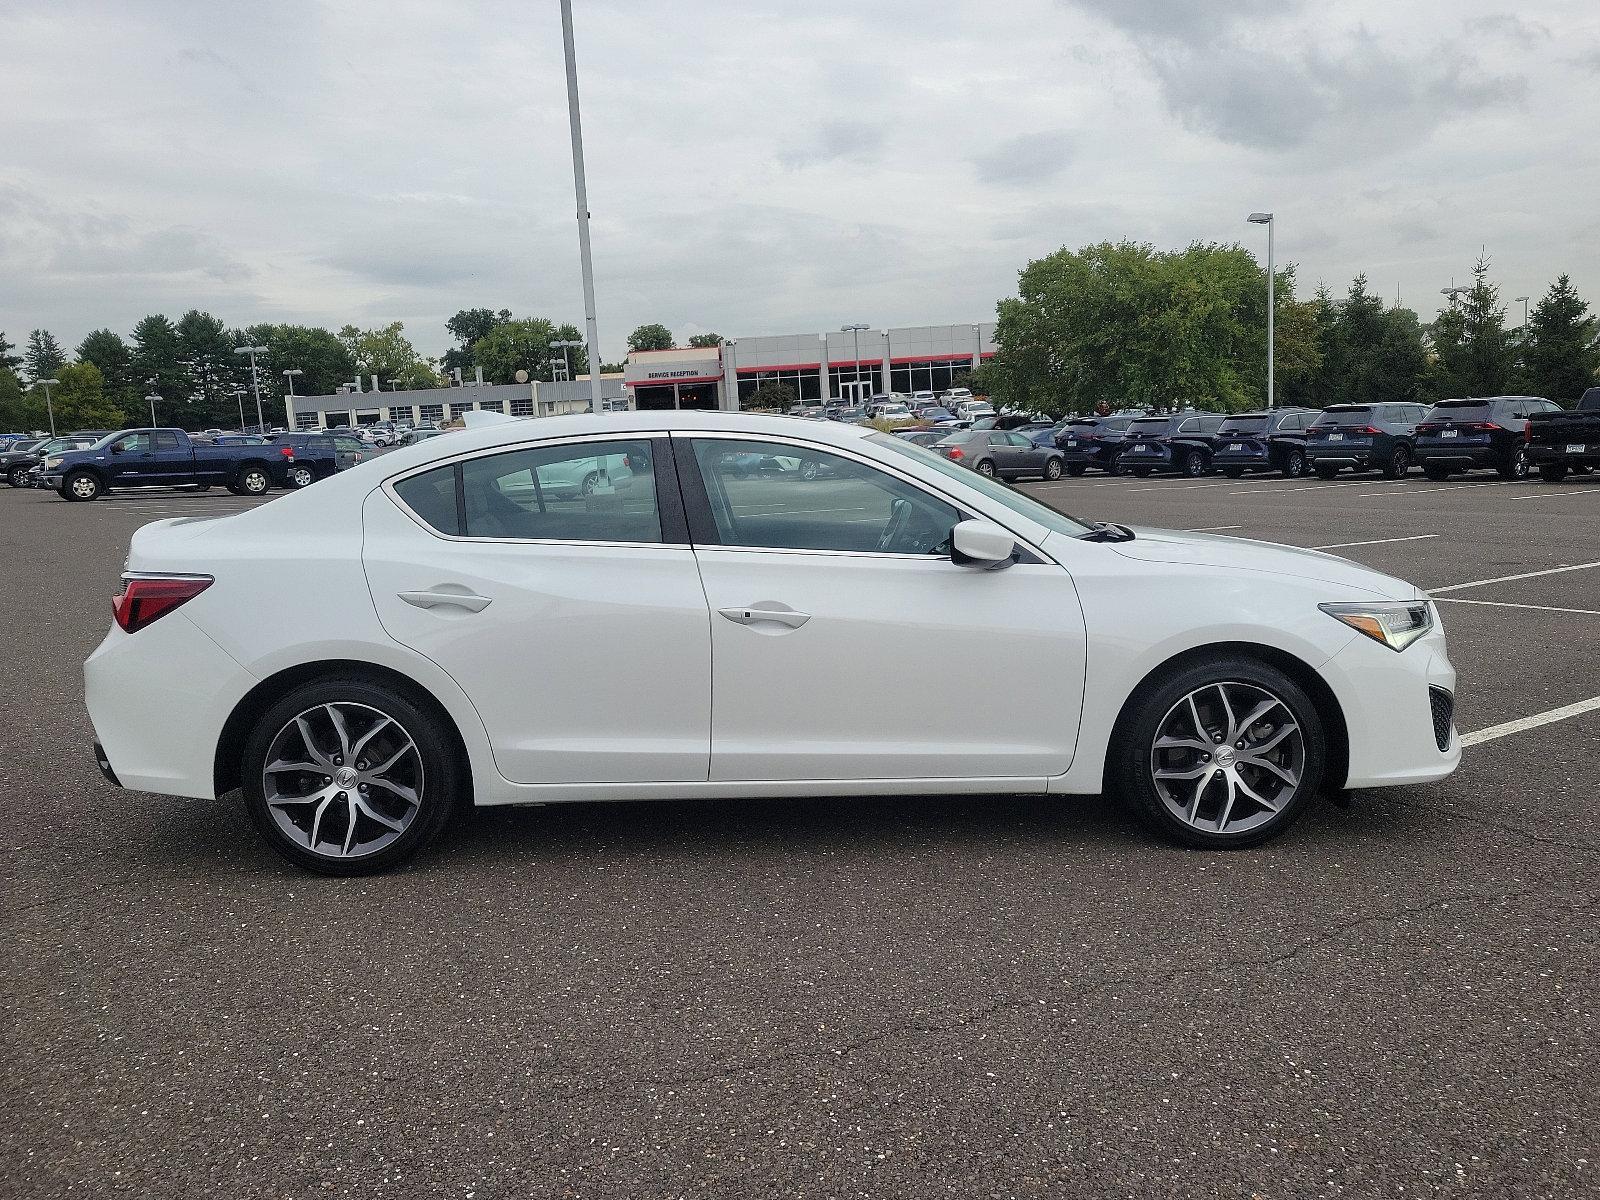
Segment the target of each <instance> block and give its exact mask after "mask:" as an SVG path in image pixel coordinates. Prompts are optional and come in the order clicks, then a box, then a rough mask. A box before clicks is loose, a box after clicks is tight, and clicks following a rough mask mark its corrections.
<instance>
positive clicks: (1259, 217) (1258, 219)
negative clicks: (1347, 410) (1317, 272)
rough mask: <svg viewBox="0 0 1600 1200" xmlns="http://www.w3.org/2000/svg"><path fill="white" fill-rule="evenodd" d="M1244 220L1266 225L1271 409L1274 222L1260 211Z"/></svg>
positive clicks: (1268, 394) (1274, 305) (1268, 361)
mask: <svg viewBox="0 0 1600 1200" xmlns="http://www.w3.org/2000/svg"><path fill="white" fill-rule="evenodd" d="M1246 220H1248V221H1249V222H1250V224H1252V225H1265V226H1266V227H1267V408H1268V410H1271V408H1272V401H1273V396H1272V385H1273V378H1272V375H1273V368H1274V365H1275V364H1274V363H1273V347H1274V342H1273V337H1272V317H1273V312H1272V310H1273V309H1274V308H1276V307H1277V304H1276V296H1275V295H1274V289H1275V286H1276V283H1277V281H1276V279H1274V278H1273V274H1274V267H1273V262H1272V227H1273V224H1274V222H1273V219H1272V214H1271V213H1261V212H1254V213H1251V214H1250V215H1249V217H1247V218H1246Z"/></svg>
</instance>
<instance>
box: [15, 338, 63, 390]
mask: <svg viewBox="0 0 1600 1200" xmlns="http://www.w3.org/2000/svg"><path fill="white" fill-rule="evenodd" d="M22 361H23V363H24V364H25V365H26V366H27V368H28V378H29V379H51V378H53V377H54V376H55V373H56V372H57V371H59V370H61V368H62V367H64V366H66V365H67V355H66V352H65V351H63V350H62V349H61V344H60V343H59V342H57V341H56V337H55V334H53V333H51V332H50V331H49V330H48V329H35V330H34V331H33V332H32V333H30V334H29V335H28V348H27V349H26V350H25V351H23V353H22Z"/></svg>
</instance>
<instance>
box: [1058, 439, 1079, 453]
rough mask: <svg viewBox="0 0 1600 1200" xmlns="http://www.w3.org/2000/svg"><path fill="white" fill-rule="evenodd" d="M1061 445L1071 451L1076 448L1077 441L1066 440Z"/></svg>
mask: <svg viewBox="0 0 1600 1200" xmlns="http://www.w3.org/2000/svg"><path fill="white" fill-rule="evenodd" d="M1061 444H1062V445H1063V446H1065V447H1066V448H1067V449H1068V450H1071V449H1072V448H1073V447H1074V446H1076V445H1077V444H1078V439H1077V438H1068V439H1067V440H1066V441H1064V442H1062V443H1061Z"/></svg>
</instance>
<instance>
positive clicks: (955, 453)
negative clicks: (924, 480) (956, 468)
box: [945, 446, 966, 458]
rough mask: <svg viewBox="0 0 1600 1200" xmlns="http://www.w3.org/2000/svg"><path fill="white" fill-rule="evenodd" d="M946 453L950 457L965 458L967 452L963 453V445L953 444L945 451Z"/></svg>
mask: <svg viewBox="0 0 1600 1200" xmlns="http://www.w3.org/2000/svg"><path fill="white" fill-rule="evenodd" d="M945 454H946V455H947V456H948V457H950V458H965V457H966V455H965V454H963V453H961V447H960V446H951V447H950V449H948V450H946V451H945Z"/></svg>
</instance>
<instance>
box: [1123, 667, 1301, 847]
mask: <svg viewBox="0 0 1600 1200" xmlns="http://www.w3.org/2000/svg"><path fill="white" fill-rule="evenodd" d="M1305 765H1306V748H1305V734H1304V732H1303V731H1302V730H1301V728H1300V724H1299V722H1298V721H1296V720H1295V717H1294V714H1293V713H1292V712H1291V711H1290V709H1289V707H1288V705H1287V704H1285V703H1284V702H1283V700H1282V699H1281V698H1280V697H1278V696H1275V695H1274V694H1273V693H1271V692H1269V691H1267V690H1266V689H1265V688H1263V687H1260V686H1259V685H1257V684H1253V683H1239V682H1224V683H1208V684H1206V685H1205V686H1204V687H1201V688H1196V689H1195V690H1194V691H1192V692H1190V693H1189V694H1188V695H1187V696H1185V697H1184V698H1183V699H1182V700H1179V701H1178V702H1177V703H1176V704H1174V705H1173V706H1172V707H1171V708H1170V709H1169V710H1168V711H1167V715H1166V716H1164V717H1163V718H1162V719H1161V723H1160V724H1159V725H1158V726H1157V727H1156V736H1155V741H1154V743H1153V744H1152V745H1151V747H1150V775H1151V778H1152V779H1153V780H1154V781H1155V788H1156V794H1157V795H1158V796H1159V797H1160V798H1161V803H1162V804H1163V805H1164V806H1165V807H1166V808H1167V810H1168V811H1169V812H1170V813H1172V815H1174V816H1175V817H1177V818H1178V819H1179V820H1180V821H1182V822H1184V824H1186V825H1189V826H1191V827H1193V828H1195V829H1198V830H1203V831H1204V832H1206V833H1234V834H1242V833H1247V832H1249V831H1250V830H1252V829H1256V828H1258V827H1260V826H1262V825H1265V824H1266V823H1267V822H1269V821H1271V820H1272V819H1273V818H1274V817H1276V816H1277V815H1278V813H1279V812H1280V811H1282V809H1283V808H1284V806H1285V805H1287V804H1288V803H1289V802H1290V801H1291V800H1293V799H1294V796H1295V793H1296V791H1298V789H1299V787H1300V780H1301V777H1302V776H1303V774H1304V772H1305Z"/></svg>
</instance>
